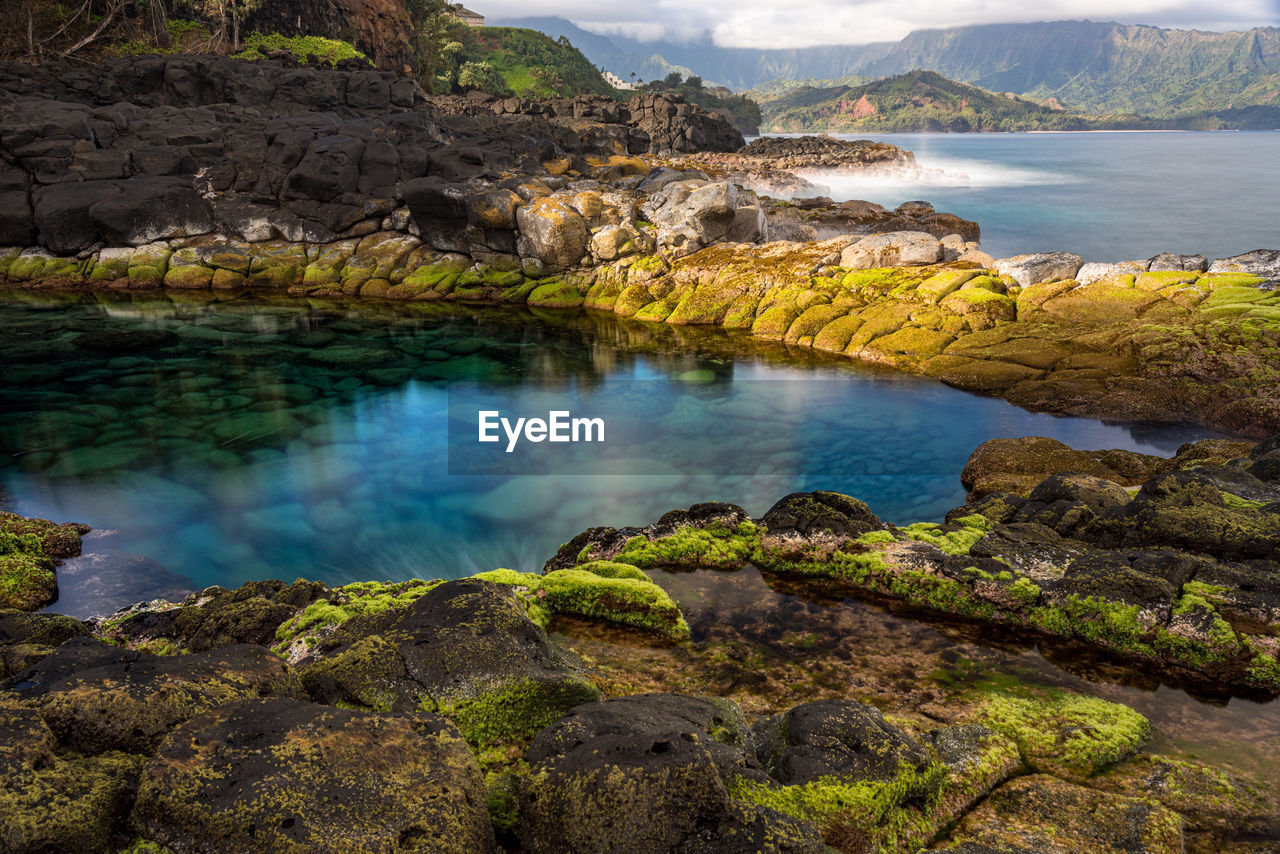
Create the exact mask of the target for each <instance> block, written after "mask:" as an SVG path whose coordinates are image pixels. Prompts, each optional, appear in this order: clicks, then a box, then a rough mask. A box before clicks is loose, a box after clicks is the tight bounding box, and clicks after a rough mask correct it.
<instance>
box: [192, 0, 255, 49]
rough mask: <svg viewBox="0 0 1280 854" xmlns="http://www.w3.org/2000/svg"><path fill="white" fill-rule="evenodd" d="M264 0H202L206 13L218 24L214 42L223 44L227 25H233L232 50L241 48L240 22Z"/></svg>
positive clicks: (201, 3) (225, 38)
mask: <svg viewBox="0 0 1280 854" xmlns="http://www.w3.org/2000/svg"><path fill="white" fill-rule="evenodd" d="M262 2H263V0H201V2H200V5H201V7H202V8H203V10H204V13H205V14H206V15H207V16H208V17H209V18H210V20H212V21H213V22H214V23H215V24H217V26H218V31H217V32H216V33H214V36H213V43H214V44H215V45H221V44H223V43H225V42H226V40H227V25H228V24H230V25H231V50H232V51H233V52H234V51H238V50H240V24H242V23H243V22H244V19H245V18H247V17H248V16H249V13H250V12H253V11H256V10H257V9H258V8H259V7H261V6H262Z"/></svg>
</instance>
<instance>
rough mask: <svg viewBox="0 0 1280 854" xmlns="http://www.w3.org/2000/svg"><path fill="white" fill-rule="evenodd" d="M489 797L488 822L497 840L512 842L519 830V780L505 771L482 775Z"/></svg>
mask: <svg viewBox="0 0 1280 854" xmlns="http://www.w3.org/2000/svg"><path fill="white" fill-rule="evenodd" d="M484 786H485V789H486V790H487V792H488V795H489V821H490V822H492V823H493V829H494V831H495V832H496V833H497V834H498V838H499V839H500V840H502V839H509V840H514V839H515V837H516V834H517V832H518V831H519V830H520V778H519V777H518V776H516V775H515V774H512V773H510V772H506V771H490V772H489V773H487V774H485V775H484Z"/></svg>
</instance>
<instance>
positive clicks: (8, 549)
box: [0, 512, 88, 611]
mask: <svg viewBox="0 0 1280 854" xmlns="http://www.w3.org/2000/svg"><path fill="white" fill-rule="evenodd" d="M84 530H88V529H87V528H84V527H83V526H77V525H58V524H55V523H53V522H50V521H48V520H47V519H28V518H26V517H23V516H18V515H17V514H14V513H4V512H0V609H4V608H14V609H17V610H20V611H35V610H38V609H40V608H42V607H44V606H45V605H47V604H49V603H50V602H52V601H53V600H54V599H55V598H56V597H57V595H58V580H57V574H56V571H55V569H54V566H55V564H54V560H55V559H60V558H66V557H74V556H75V555H78V554H80V534H81V532H82V531H84Z"/></svg>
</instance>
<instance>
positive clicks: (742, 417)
mask: <svg viewBox="0 0 1280 854" xmlns="http://www.w3.org/2000/svg"><path fill="white" fill-rule="evenodd" d="M0 329H4V330H5V334H4V336H3V337H0V452H2V454H3V456H2V457H0V487H2V488H3V491H4V492H6V493H7V496H8V498H7V500H8V502H9V503H10V504H11V505H13V509H14V510H16V511H18V512H21V513H25V514H29V515H37V516H43V517H47V518H53V519H57V520H76V521H81V522H85V523H87V524H89V525H92V526H93V527H94V528H95V529H99V532H98V533H97V534H95V535H94V536H91V538H90V539H89V540H88V541H87V545H86V550H93V551H97V550H110V551H118V552H125V553H129V554H136V555H145V556H146V557H148V558H150V559H151V560H153V561H155V562H158V563H159V564H160V565H162V566H163V567H165V568H166V569H168V570H169V571H170V572H172V573H176V574H178V575H181V576H185V577H186V578H187V579H189V580H190V581H191V583H193V584H195V585H198V586H203V585H208V584H215V583H216V584H222V585H226V586H233V585H237V584H240V583H242V582H244V581H248V580H251V579H256V578H264V577H268V578H285V579H292V578H294V577H298V576H305V577H307V578H313V579H319V580H323V581H326V582H331V583H341V582H346V581H351V580H357V579H368V578H392V579H394V578H407V577H414V576H422V577H456V576H460V575H463V574H467V573H471V572H475V571H479V570H485V569H491V568H494V567H496V566H508V567H512V568H519V569H525V570H530V569H537V568H540V567H541V564H542V562H543V561H544V560H545V559H546V558H548V557H550V555H551V554H552V553H553V552H554V550H555V549H556V548H557V547H558V546H559V545H560V544H561V543H562V542H564V541H566V540H568V539H569V538H570V537H572V536H573V535H575V534H576V533H578V532H579V531H581V530H583V529H585V528H587V527H590V526H594V525H615V526H621V525H642V524H646V523H648V522H650V521H653V520H654V519H656V518H657V517H658V516H659V515H660V514H662V513H663V512H665V511H667V510H670V509H672V508H675V507H685V506H688V505H689V504H691V503H693V502H697V501H706V500H726V501H732V502H735V503H739V504H742V505H743V506H745V507H746V508H747V510H748V511H750V512H751V513H752V514H755V515H759V514H762V513H763V512H764V511H765V510H767V509H768V507H769V506H770V505H771V504H772V503H773V502H774V501H775V500H777V499H778V498H780V497H782V496H783V495H785V494H787V493H788V492H791V491H794V490H801V489H806V490H807V489H819V488H821V489H834V490H839V491H842V492H847V493H850V494H853V495H857V496H859V497H861V498H863V499H865V500H866V501H867V502H868V503H869V504H870V505H871V507H872V508H873V509H874V510H875V511H876V512H877V513H879V514H881V515H882V516H883V517H885V518H887V519H890V520H892V521H895V522H909V521H916V520H923V519H938V518H940V517H941V516H942V515H943V514H944V513H945V512H946V511H947V510H948V509H950V508H951V507H953V506H956V505H958V504H961V503H963V500H964V492H963V488H962V487H961V485H960V481H959V473H960V470H961V468H962V467H963V465H964V462H965V460H966V459H967V457H968V455H969V453H970V452H971V451H972V450H973V448H974V447H976V446H977V445H978V444H979V443H981V442H983V441H985V440H987V439H990V438H994V437H997V436H1023V435H1048V436H1055V437H1057V438H1059V439H1062V440H1063V441H1065V442H1067V443H1069V444H1071V445H1073V446H1075V447H1081V448H1133V449H1136V450H1141V451H1147V452H1152V453H1170V452H1172V451H1173V450H1174V449H1175V448H1176V447H1177V445H1178V444H1180V443H1181V442H1183V441H1187V440H1191V439H1195V438H1200V437H1203V436H1205V435H1208V434H1206V433H1205V432H1204V431H1203V430H1198V429H1175V428H1153V429H1143V428H1137V427H1131V426H1129V427H1126V426H1120V425H1106V424H1102V423H1099V422H1096V421H1090V420H1087V419H1078V418H1057V417H1053V416H1049V415H1043V414H1032V413H1029V412H1025V411H1023V410H1021V409H1017V408H1015V407H1013V406H1010V405H1009V404H1006V403H1004V402H1002V401H999V400H995V399H989V398H980V397H975V396H972V395H969V394H965V393H962V392H959V391H955V390H953V389H949V388H947V387H945V386H943V385H941V384H939V383H936V382H933V381H931V380H926V379H921V378H915V377H910V376H906V375H902V374H897V373H893V372H888V371H882V370H873V369H869V368H865V367H859V366H857V365H855V364H854V363H851V362H849V361H846V360H841V359H836V358H823V357H820V356H818V355H815V354H813V353H811V352H808V351H804V350H795V351H791V350H788V349H787V348H784V347H782V346H762V345H759V344H757V343H754V342H751V341H749V339H746V338H744V337H741V336H736V335H732V334H728V333H724V332H720V331H711V330H691V329H678V328H672V327H668V326H663V325H660V324H659V325H648V324H643V323H639V322H634V321H621V320H619V319H617V318H615V317H614V316H613V315H607V314H596V313H581V312H568V313H554V314H542V315H538V314H533V313H529V312H524V311H514V310H497V309H495V310H477V309H469V310H451V309H449V308H448V307H442V306H406V307H402V308H398V307H390V306H376V305H368V304H365V305H361V306H358V307H357V306H343V305H338V304H307V303H305V302H300V301H290V302H286V301H279V302H272V301H248V300H238V301H227V302H218V301H211V300H209V299H208V298H194V297H193V298H187V297H182V296H179V295H174V296H172V297H164V296H153V297H145V298H143V297H129V296H125V295H115V294H111V295H92V296H89V295H67V296H44V295H32V294H26V295H19V294H8V295H5V294H0ZM455 381H463V383H462V385H461V386H459V387H456V388H455V391H454V393H453V394H452V395H451V394H450V391H449V389H450V385H451V383H454V382H455ZM459 388H460V389H461V390H458V389H459ZM476 389H479V390H481V392H482V393H483V394H484V395H485V396H487V398H488V399H489V400H491V401H496V403H495V404H494V405H497V406H499V407H501V409H503V410H504V411H509V412H512V413H516V414H525V415H532V414H534V413H539V412H540V413H543V414H545V413H546V412H547V411H549V410H551V409H555V408H558V407H561V406H563V407H564V408H566V409H569V410H572V411H573V412H574V413H575V414H579V413H581V414H590V415H595V416H600V417H603V418H605V420H606V422H607V423H608V425H609V428H608V433H607V434H606V440H607V441H606V442H605V443H604V444H603V445H586V444H579V445H571V446H570V445H560V446H554V447H553V446H551V445H550V444H543V445H540V446H537V448H538V449H539V450H540V451H541V452H542V453H543V454H544V456H541V457H539V456H536V455H534V456H530V457H520V462H519V463H518V465H520V466H524V468H522V469H519V470H521V471H552V472H554V471H561V472H564V471H575V472H597V473H595V474H583V473H578V474H563V473H562V474H559V475H541V476H537V475H513V474H510V473H504V471H503V466H506V465H508V464H509V463H510V460H508V459H507V458H506V457H505V456H504V455H503V454H502V453H501V452H499V454H498V455H497V456H496V457H494V456H492V455H490V456H488V457H484V456H479V455H478V453H479V451H480V450H481V449H480V446H479V444H478V443H477V442H475V441H472V439H473V438H475V431H476V427H475V425H474V424H473V423H471V422H469V421H466V420H465V419H464V420H455V423H454V424H453V425H452V427H453V430H452V433H453V443H452V446H451V443H450V440H449V437H450V432H451V430H450V428H451V425H450V412H451V409H450V404H453V415H454V416H455V419H459V418H461V416H459V415H458V409H459V407H460V406H461V407H465V406H467V405H471V404H474V402H475V399H474V395H475V393H476V391H475V390H476ZM677 427H679V428H680V429H681V430H683V434H682V436H681V437H680V438H673V435H674V434H673V433H672V432H671V431H673V430H675V429H676V428H677ZM528 447H530V448H533V447H534V446H533V445H529V446H528ZM484 450H485V451H486V452H491V451H492V446H486V447H485V449H484ZM562 451H563V452H564V455H563V456H562V455H561V452H562ZM547 454H549V455H547ZM495 459H496V460H497V463H494V462H493V461H494V460H495ZM451 471H453V472H455V473H452V474H451V473H450V472H451ZM459 471H482V472H497V473H491V474H458V473H456V472H459ZM102 532H110V533H106V534H104V533H102ZM71 575H72V574H71V573H68V574H67V577H68V579H69V578H70V577H71ZM125 588H127V589H124V588H121V589H117V590H116V591H115V592H112V593H110V594H106V593H104V594H102V601H101V603H100V607H99V608H98V609H99V610H101V611H109V610H111V609H113V608H114V607H116V606H118V605H122V604H127V603H129V602H132V601H135V599H134V598H131V597H132V596H134V594H136V593H137V592H138V590H139V589H140V588H139V587H138V586H137V585H135V586H134V587H132V588H129V587H128V585H125ZM119 600H123V601H119Z"/></svg>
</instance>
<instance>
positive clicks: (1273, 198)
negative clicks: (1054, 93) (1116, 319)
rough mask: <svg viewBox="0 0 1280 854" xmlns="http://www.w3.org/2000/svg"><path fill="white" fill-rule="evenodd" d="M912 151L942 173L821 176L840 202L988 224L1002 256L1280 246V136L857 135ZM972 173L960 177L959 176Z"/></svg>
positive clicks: (986, 231)
mask: <svg viewBox="0 0 1280 854" xmlns="http://www.w3.org/2000/svg"><path fill="white" fill-rule="evenodd" d="M841 137H842V138H845V139H876V140H881V141H884V142H890V143H893V144H894V145H897V146H900V147H902V148H905V149H907V150H909V151H913V152H915V155H916V159H917V161H918V162H919V164H920V165H921V166H923V167H926V168H930V169H941V170H942V171H943V172H944V173H947V174H946V175H944V176H937V177H936V178H933V179H930V180H925V181H901V180H885V179H874V178H866V179H848V178H841V179H836V180H832V179H830V178H824V179H823V180H824V181H825V183H827V184H828V185H830V186H831V188H832V190H833V193H834V195H835V197H836V198H837V199H867V200H869V201H873V202H877V203H879V204H882V205H886V206H890V207H893V206H896V205H898V204H900V203H902V202H904V201H907V200H909V199H925V200H928V201H930V202H932V203H933V204H934V206H935V207H937V208H938V210H944V211H949V212H951V213H954V214H958V215H959V216H962V217H965V218H966V219H972V220H976V221H977V222H978V223H979V224H980V225H981V226H982V248H983V249H985V250H986V251H987V252H990V253H991V254H992V255H994V256H996V257H997V258H999V257H1002V256H1007V255H1012V254H1016V253H1020V252H1040V251H1049V250H1066V251H1070V252H1076V253H1079V254H1080V255H1082V256H1084V258H1085V260H1086V261H1124V260H1130V259H1135V258H1147V257H1150V256H1152V255H1154V254H1156V253H1158V252H1165V251H1169V252H1180V253H1184V254H1191V253H1197V252H1198V253H1204V254H1205V255H1208V256H1209V257H1210V258H1215V257H1225V256H1228V255H1236V254H1239V253H1241V252H1248V251H1250V250H1252V249H1262V248H1266V249H1274V248H1280V221H1278V219H1277V216H1276V214H1277V213H1278V212H1280V169H1278V168H1277V167H1278V166H1280V132H1274V131H1265V132H1262V131H1260V132H1230V133H1012V134H855V135H847V134H846V135H841ZM957 176H963V177H957Z"/></svg>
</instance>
